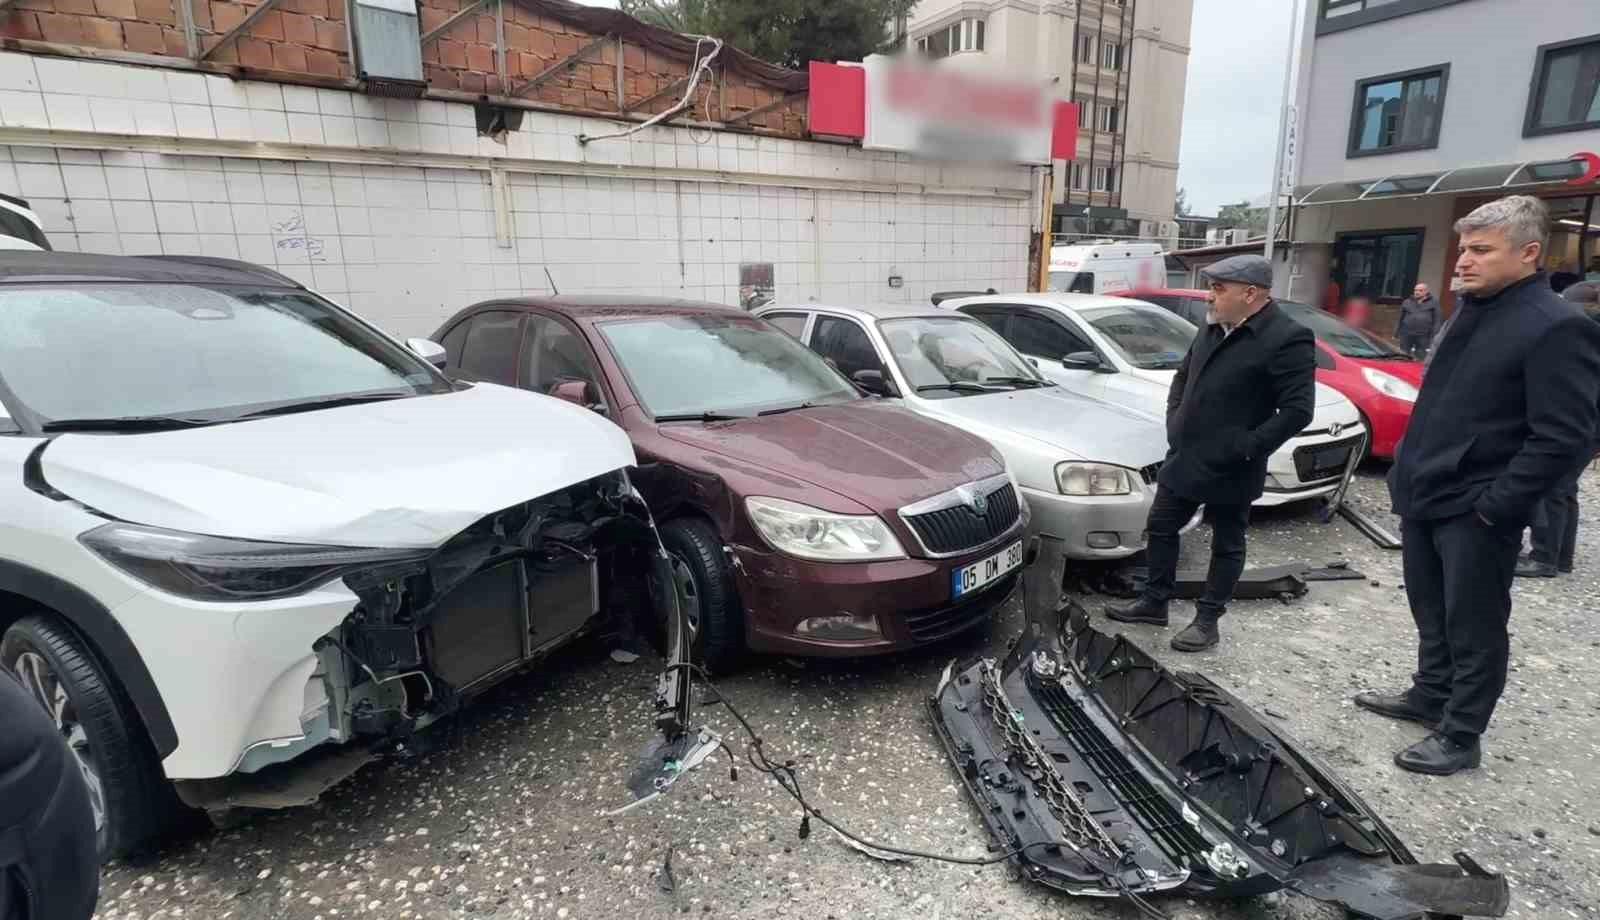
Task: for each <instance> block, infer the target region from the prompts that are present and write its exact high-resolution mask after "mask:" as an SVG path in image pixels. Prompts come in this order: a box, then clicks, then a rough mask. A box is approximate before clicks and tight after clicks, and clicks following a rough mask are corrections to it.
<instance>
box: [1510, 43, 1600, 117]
mask: <svg viewBox="0 0 1600 920" xmlns="http://www.w3.org/2000/svg"><path fill="white" fill-rule="evenodd" d="M1595 127H1600V35H1591V36H1589V37H1587V38H1579V39H1574V40H1572V41H1568V42H1557V43H1555V44H1552V45H1541V46H1540V47H1539V54H1538V57H1537V59H1536V60H1535V61H1534V65H1533V88H1532V89H1531V90H1530V91H1529V93H1528V115H1527V118H1526V120H1525V121H1524V122H1523V127H1522V134H1523V136H1524V137H1532V136H1534V135H1539V134H1556V133H1559V132H1562V131H1584V130H1588V129H1590V128H1595Z"/></svg>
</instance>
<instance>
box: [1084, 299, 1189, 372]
mask: <svg viewBox="0 0 1600 920" xmlns="http://www.w3.org/2000/svg"><path fill="white" fill-rule="evenodd" d="M1078 314H1079V315H1080V316H1082V317H1083V318H1084V319H1086V320H1088V321H1089V325H1091V326H1093V327H1094V328H1095V329H1097V330H1099V331H1100V334H1101V335H1103V336H1105V337H1106V338H1107V339H1108V340H1110V342H1111V346H1112V347H1113V348H1115V349H1116V350H1117V353H1118V354H1120V355H1122V357H1123V358H1124V359H1125V360H1126V361H1127V362H1128V363H1129V364H1132V365H1133V366H1134V367H1137V368H1141V369H1143V370H1151V371H1175V370H1177V369H1178V365H1179V364H1181V363H1182V362H1183V355H1184V352H1186V351H1188V350H1189V343H1190V342H1192V341H1194V335H1195V327H1194V324H1193V323H1191V322H1189V321H1188V320H1185V319H1179V318H1178V317H1176V316H1173V315H1172V314H1171V313H1168V312H1167V311H1166V310H1163V309H1161V308H1160V307H1147V306H1144V305H1142V304H1129V305H1127V306H1122V305H1118V306H1114V307H1093V308H1091V309H1087V310H1079V311H1078Z"/></svg>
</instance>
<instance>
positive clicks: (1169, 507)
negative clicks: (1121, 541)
mask: <svg viewBox="0 0 1600 920" xmlns="http://www.w3.org/2000/svg"><path fill="white" fill-rule="evenodd" d="M1201 274H1202V275H1204V277H1205V279H1206V281H1207V283H1208V284H1209V285H1210V288H1211V296H1210V298H1209V300H1210V304H1211V305H1210V308H1209V311H1208V315H1207V317H1206V319H1207V322H1206V327H1205V328H1204V329H1202V330H1201V331H1200V334H1199V335H1197V336H1195V340H1194V342H1193V343H1191V344H1190V346H1189V351H1188V353H1187V354H1185V355H1184V356H1183V363H1182V364H1181V365H1180V366H1179V367H1178V374H1177V376H1176V377H1174V378H1173V381H1172V389H1171V390H1170V391H1169V392H1168V394H1167V459H1166V461H1165V462H1164V463H1163V464H1162V467H1161V473H1160V476H1159V477H1158V486H1157V488H1156V499H1155V502H1154V504H1152V505H1151V507H1150V517H1149V521H1148V523H1147V524H1146V529H1147V530H1148V531H1149V537H1150V549H1149V569H1150V577H1149V579H1148V580H1147V582H1146V584H1145V588H1144V591H1143V593H1142V594H1141V595H1140V597H1139V599H1138V600H1137V601H1136V602H1134V603H1132V604H1126V605H1121V606H1111V607H1107V608H1106V616H1108V617H1110V618H1111V619H1113V620H1118V621H1120V622H1123V623H1153V624H1156V625H1159V626H1165V625H1167V605H1168V603H1169V602H1170V600H1171V599H1172V593H1173V588H1174V582H1175V581H1176V578H1177V572H1178V546H1179V532H1180V530H1181V529H1182V528H1183V526H1184V525H1185V524H1187V523H1188V522H1189V519H1190V518H1192V517H1193V516H1194V513H1195V510H1196V509H1198V508H1199V507H1200V506H1201V505H1205V506H1206V515H1207V517H1208V518H1209V519H1210V520H1211V526H1212V540H1211V568H1210V570H1209V571H1208V572H1207V574H1206V589H1205V593H1204V594H1202V595H1201V597H1200V600H1199V601H1197V602H1196V603H1195V618H1194V622H1192V623H1190V624H1189V626H1188V628H1187V629H1185V630H1183V631H1182V632H1180V633H1179V634H1178V635H1176V636H1174V637H1173V638H1172V647H1173V648H1175V649H1177V650H1178V651H1181V652H1198V651H1201V650H1203V649H1208V648H1211V647H1212V646H1214V645H1216V644H1217V641H1218V639H1219V638H1220V637H1219V635H1218V632H1217V621H1218V620H1219V619H1221V617H1222V615H1223V613H1224V612H1225V611H1226V610H1227V605H1228V601H1229V600H1231V599H1232V598H1233V588H1234V585H1236V584H1238V582H1239V575H1240V573H1241V572H1243V571H1244V557H1245V535H1244V534H1245V527H1246V526H1247V525H1248V524H1249V523H1250V503H1251V502H1253V501H1255V500H1256V499H1257V498H1260V497H1261V492H1262V490H1263V488H1264V487H1265V485H1266V480H1267V457H1268V456H1270V455H1271V454H1272V452H1273V451H1275V450H1277V449H1278V448H1279V447H1281V446H1283V443H1284V442H1285V441H1287V440H1289V439H1290V438H1292V437H1294V436H1295V435H1296V434H1297V433H1299V432H1300V430H1301V429H1303V428H1305V427H1306V425H1308V424H1310V422H1311V414H1312V408H1313V405H1314V401H1315V392H1316V391H1315V387H1316V363H1317V361H1316V345H1315V343H1314V341H1313V338H1312V335H1311V331H1310V330H1309V329H1307V328H1306V327H1304V326H1302V325H1300V324H1299V323H1297V322H1295V321H1294V320H1293V319H1291V318H1289V317H1288V316H1287V315H1286V314H1284V312H1283V311H1282V310H1280V309H1278V307H1277V305H1276V304H1274V303H1273V302H1272V294H1271V291H1272V264H1271V263H1270V262H1268V261H1267V260H1266V259H1264V258H1262V257H1261V256H1233V257H1232V258H1228V259H1223V260H1222V261H1220V262H1217V263H1215V264H1213V265H1211V266H1208V267H1207V268H1205V269H1203V270H1202V272H1201Z"/></svg>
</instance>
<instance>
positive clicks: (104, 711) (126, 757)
mask: <svg viewBox="0 0 1600 920" xmlns="http://www.w3.org/2000/svg"><path fill="white" fill-rule="evenodd" d="M0 668H4V669H5V670H6V672H7V673H9V674H11V675H12V676H14V677H18V678H20V679H21V681H22V685H23V688H24V689H25V690H27V691H28V692H29V693H30V695H33V696H34V697H35V698H36V699H39V700H40V703H41V705H43V703H44V698H45V697H47V696H48V697H54V698H55V699H56V700H57V701H58V706H59V715H58V714H57V713H55V712H52V716H54V717H55V718H56V724H57V728H58V729H59V730H61V732H62V735H63V737H64V738H65V739H66V740H67V746H68V747H69V748H71V749H72V752H73V756H74V757H76V758H77V759H78V763H79V768H80V769H82V770H83V771H84V780H85V782H86V783H87V784H88V785H89V798H90V803H91V804H92V805H93V806H94V809H95V830H96V835H97V838H98V843H99V847H100V858H101V859H102V860H106V859H112V858H118V857H123V856H127V855H129V854H132V853H137V852H140V851H142V850H145V849H147V848H149V847H150V846H152V845H153V844H155V843H156V842H157V841H159V840H161V839H162V838H164V837H166V836H168V835H170V834H172V833H174V832H176V831H178V830H180V829H181V828H184V827H186V826H188V824H189V823H190V822H192V821H193V819H194V813H193V812H192V811H190V810H189V809H187V808H185V807H184V806H183V804H182V803H181V802H180V801H179V800H178V796H177V792H176V791H175V790H174V789H173V788H172V784H171V783H169V782H167V779H166V776H165V775H164V774H163V773H162V772H161V765H160V762H159V761H158V760H157V759H156V752H155V747H154V746H153V745H152V744H151V743H150V739H149V737H148V736H147V735H146V734H145V731H144V725H143V724H142V723H141V722H140V721H139V719H138V717H137V716H136V715H135V713H134V709H133V705H132V703H130V702H129V701H128V699H127V696H126V695H125V694H124V693H123V691H122V688H121V687H119V686H118V685H117V684H116V682H115V681H114V680H113V679H112V678H111V676H110V675H109V674H108V673H107V671H106V669H105V667H104V666H103V665H101V663H100V661H99V659H98V658H96V657H95V655H94V654H93V653H92V652H91V651H90V650H89V648H88V646H87V645H86V644H85V643H84V641H83V640H82V639H80V638H79V637H78V635H77V634H76V633H74V632H73V631H72V630H71V629H70V628H68V627H67V626H65V625H64V624H63V623H61V622H60V621H58V620H56V619H54V618H52V617H48V616H29V617H24V618H23V619H21V620H18V621H17V622H16V623H14V624H12V625H11V627H10V628H9V629H7V630H6V631H5V634H4V636H3V637H0ZM63 696H64V700H63V699H62V697H63ZM62 704H64V705H62ZM45 708H46V709H47V710H49V708H50V707H48V706H46V707H45Z"/></svg>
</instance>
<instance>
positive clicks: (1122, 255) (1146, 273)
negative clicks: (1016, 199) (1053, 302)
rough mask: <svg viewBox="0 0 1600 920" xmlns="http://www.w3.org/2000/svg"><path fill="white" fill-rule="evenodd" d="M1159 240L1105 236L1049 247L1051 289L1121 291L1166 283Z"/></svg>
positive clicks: (1084, 291) (1163, 285)
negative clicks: (1138, 240)
mask: <svg viewBox="0 0 1600 920" xmlns="http://www.w3.org/2000/svg"><path fill="white" fill-rule="evenodd" d="M1166 284H1167V261H1166V256H1165V255H1164V254H1163V252H1162V250H1161V244H1160V243H1135V242H1123V243H1118V242H1111V241H1108V240H1102V241H1098V242H1090V243H1076V244H1074V245H1071V246H1052V247H1050V290H1051V291H1052V292H1054V293H1059V294H1118V293H1125V292H1127V291H1133V290H1142V289H1148V288H1161V287H1166Z"/></svg>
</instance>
